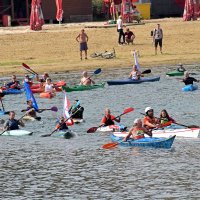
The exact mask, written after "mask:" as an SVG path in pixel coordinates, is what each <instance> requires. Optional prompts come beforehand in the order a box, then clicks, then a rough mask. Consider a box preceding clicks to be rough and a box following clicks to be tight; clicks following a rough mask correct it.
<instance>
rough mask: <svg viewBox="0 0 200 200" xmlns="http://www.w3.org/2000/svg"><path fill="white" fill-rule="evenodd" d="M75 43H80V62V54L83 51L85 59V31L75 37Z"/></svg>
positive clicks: (86, 40)
mask: <svg viewBox="0 0 200 200" xmlns="http://www.w3.org/2000/svg"><path fill="white" fill-rule="evenodd" d="M76 41H77V42H79V43H80V58H81V60H82V52H83V51H85V59H87V50H88V47H87V42H88V36H87V34H86V33H85V30H84V29H82V30H81V33H80V34H78V36H77V37H76Z"/></svg>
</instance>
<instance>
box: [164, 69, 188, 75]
mask: <svg viewBox="0 0 200 200" xmlns="http://www.w3.org/2000/svg"><path fill="white" fill-rule="evenodd" d="M166 75H168V76H183V75H184V72H179V71H177V70H174V71H171V72H168V73H166Z"/></svg>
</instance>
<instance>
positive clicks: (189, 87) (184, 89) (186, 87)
mask: <svg viewBox="0 0 200 200" xmlns="http://www.w3.org/2000/svg"><path fill="white" fill-rule="evenodd" d="M197 89H198V86H197V85H193V84H190V85H186V86H185V87H183V88H182V91H183V92H189V91H194V90H197Z"/></svg>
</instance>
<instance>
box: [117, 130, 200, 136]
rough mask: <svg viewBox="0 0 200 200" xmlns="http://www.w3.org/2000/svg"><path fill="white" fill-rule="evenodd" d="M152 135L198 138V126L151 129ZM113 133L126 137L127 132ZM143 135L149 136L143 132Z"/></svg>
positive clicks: (199, 134) (199, 131)
mask: <svg viewBox="0 0 200 200" xmlns="http://www.w3.org/2000/svg"><path fill="white" fill-rule="evenodd" d="M152 133H153V137H163V138H168V137H170V136H172V135H176V137H182V138H183V137H184V138H200V128H182V129H162V130H153V131H152ZM114 135H115V136H117V137H126V135H128V132H114ZM145 137H149V136H148V135H146V134H145Z"/></svg>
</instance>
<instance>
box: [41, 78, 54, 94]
mask: <svg viewBox="0 0 200 200" xmlns="http://www.w3.org/2000/svg"><path fill="white" fill-rule="evenodd" d="M44 91H45V92H49V93H51V94H52V95H53V96H55V95H56V93H55V87H54V84H53V83H52V82H51V79H50V78H47V79H46V83H45V90H44Z"/></svg>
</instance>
